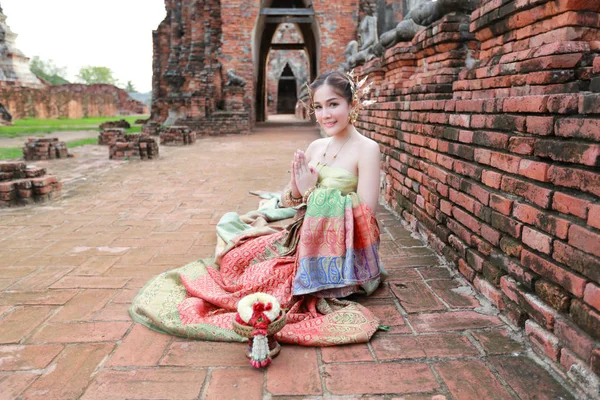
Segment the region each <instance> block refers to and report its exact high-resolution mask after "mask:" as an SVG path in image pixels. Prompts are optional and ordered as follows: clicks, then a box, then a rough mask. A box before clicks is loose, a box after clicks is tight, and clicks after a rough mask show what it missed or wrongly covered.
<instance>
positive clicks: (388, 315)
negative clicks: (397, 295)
mask: <svg viewBox="0 0 600 400" xmlns="http://www.w3.org/2000/svg"><path fill="white" fill-rule="evenodd" d="M394 284H395V283H394V282H390V286H392V285H394ZM375 293H377V292H375ZM375 293H374V294H375ZM367 305H368V307H369V310H370V311H371V312H372V313H373V314H375V316H376V317H377V318H379V320H380V321H381V324H382V325H386V326H389V327H390V331H389V332H391V333H408V332H410V328H409V327H408V326H406V323H405V322H404V318H402V314H400V312H399V311H398V308H397V307H396V305H395V304H393V303H391V304H389V303H384V304H381V303H379V302H378V303H375V304H367Z"/></svg>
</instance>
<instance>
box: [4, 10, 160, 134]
mask: <svg viewBox="0 0 600 400" xmlns="http://www.w3.org/2000/svg"><path fill="white" fill-rule="evenodd" d="M16 38H17V34H15V33H14V32H12V30H11V29H10V27H9V26H8V25H7V24H6V15H4V13H3V11H2V7H1V6H0V125H2V124H3V123H11V121H12V120H13V119H21V118H58V117H67V118H82V117H91V116H115V115H127V114H148V113H149V110H148V107H147V106H146V105H145V104H143V103H141V102H139V101H137V100H134V99H133V98H131V96H129V94H128V93H127V92H125V91H124V90H122V89H120V88H118V87H116V86H113V85H105V84H96V85H83V84H65V85H56V86H54V85H50V84H48V83H47V82H45V81H42V80H40V79H39V78H38V77H36V76H35V75H34V74H33V73H32V72H31V70H30V69H29V58H28V57H26V56H25V55H24V54H23V53H22V52H21V51H20V50H19V49H18V48H17V46H16Z"/></svg>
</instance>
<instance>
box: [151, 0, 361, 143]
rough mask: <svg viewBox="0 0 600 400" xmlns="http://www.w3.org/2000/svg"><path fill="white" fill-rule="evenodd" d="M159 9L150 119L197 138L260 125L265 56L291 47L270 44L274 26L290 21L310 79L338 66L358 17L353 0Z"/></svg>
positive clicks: (182, 2)
mask: <svg viewBox="0 0 600 400" xmlns="http://www.w3.org/2000/svg"><path fill="white" fill-rule="evenodd" d="M165 4H166V9H167V16H166V18H165V19H164V21H163V22H162V23H161V24H160V25H159V27H158V29H157V30H156V31H155V32H154V63H153V65H154V67H153V68H154V75H153V99H152V121H153V122H157V123H161V124H162V123H165V124H166V125H186V126H189V127H190V128H191V129H193V130H195V131H196V132H197V133H198V134H204V133H206V134H218V133H239V132H248V131H249V130H250V129H251V128H252V126H253V125H254V123H255V121H262V120H265V118H266V112H267V104H266V102H267V101H268V100H267V94H266V90H268V87H267V84H266V82H267V80H268V77H267V76H266V71H265V65H266V61H267V57H268V54H269V51H270V50H272V49H273V50H286V49H288V50H298V46H296V47H294V46H291V47H290V46H289V45H283V46H282V45H280V44H273V43H272V40H273V37H274V34H275V32H276V31H277V29H278V27H279V25H280V23H283V22H286V21H288V22H289V21H290V20H289V19H288V18H291V21H292V23H294V24H295V25H296V27H297V30H298V31H299V32H300V33H301V34H302V38H303V46H302V47H303V48H306V52H307V57H308V65H309V68H308V71H310V73H307V78H308V79H309V80H310V79H311V78H315V77H316V75H317V74H318V72H319V71H324V70H331V69H337V68H338V66H339V65H340V63H342V61H343V60H344V55H343V51H340V49H343V48H344V47H345V46H346V44H347V43H348V42H349V41H351V40H354V39H355V38H356V26H357V23H358V16H359V1H358V0H349V1H344V2H341V1H325V0H316V1H306V0H267V1H262V2H261V1H256V2H248V1H241V0H222V1H215V0H170V1H165ZM233 10H235V12H233ZM286 46H287V47H286ZM228 73H229V74H228ZM231 88H236V89H237V91H239V92H240V93H241V104H240V103H238V102H230V97H231V96H234V95H237V93H238V92H236V91H235V90H234V91H231ZM230 104H240V105H241V109H239V110H234V109H232V108H231V107H230Z"/></svg>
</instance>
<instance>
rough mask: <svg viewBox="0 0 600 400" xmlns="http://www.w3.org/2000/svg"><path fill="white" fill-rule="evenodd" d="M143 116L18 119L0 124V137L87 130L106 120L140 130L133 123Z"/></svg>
mask: <svg viewBox="0 0 600 400" xmlns="http://www.w3.org/2000/svg"><path fill="white" fill-rule="evenodd" d="M145 118H147V117H145V116H139V115H136V116H116V117H90V118H81V119H19V120H16V121H14V124H13V125H12V126H0V138H14V137H19V136H28V135H32V134H40V133H42V134H43V133H52V132H56V131H89V130H95V129H98V126H99V125H100V124H101V123H103V122H106V121H118V120H121V119H124V120H126V121H127V122H129V123H130V124H131V128H130V129H128V130H127V133H136V132H141V130H142V127H141V125H134V123H135V121H136V120H138V119H145Z"/></svg>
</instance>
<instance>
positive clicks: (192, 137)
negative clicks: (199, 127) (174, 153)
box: [160, 125, 196, 146]
mask: <svg viewBox="0 0 600 400" xmlns="http://www.w3.org/2000/svg"><path fill="white" fill-rule="evenodd" d="M195 142H196V132H194V131H192V130H190V128H188V127H187V126H175V125H173V126H168V127H166V128H165V129H164V130H163V131H162V132H161V133H160V144H164V145H174V146H183V145H189V144H194V143H195Z"/></svg>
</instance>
